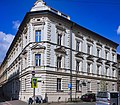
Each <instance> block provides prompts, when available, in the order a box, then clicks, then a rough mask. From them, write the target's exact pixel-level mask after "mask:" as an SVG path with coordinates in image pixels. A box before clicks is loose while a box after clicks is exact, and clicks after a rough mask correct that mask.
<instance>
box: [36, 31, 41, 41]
mask: <svg viewBox="0 0 120 105" xmlns="http://www.w3.org/2000/svg"><path fill="white" fill-rule="evenodd" d="M35 42H41V30H36V31H35Z"/></svg>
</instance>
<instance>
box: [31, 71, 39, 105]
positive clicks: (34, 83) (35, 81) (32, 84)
mask: <svg viewBox="0 0 120 105" xmlns="http://www.w3.org/2000/svg"><path fill="white" fill-rule="evenodd" d="M37 82H38V80H37V79H36V78H35V71H32V81H31V86H32V88H33V98H34V105H35V88H36V87H37V86H38V85H37V84H38V83H37Z"/></svg>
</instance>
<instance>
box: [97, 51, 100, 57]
mask: <svg viewBox="0 0 120 105" xmlns="http://www.w3.org/2000/svg"><path fill="white" fill-rule="evenodd" d="M97 57H100V49H97Z"/></svg>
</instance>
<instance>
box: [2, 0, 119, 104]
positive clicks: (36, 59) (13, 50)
mask: <svg viewBox="0 0 120 105" xmlns="http://www.w3.org/2000/svg"><path fill="white" fill-rule="evenodd" d="M71 43H72V44H71ZM117 46H118V44H117V43H115V42H112V41H111V40H109V39H106V38H104V37H102V36H100V35H98V34H96V33H94V32H92V31H90V30H88V29H86V28H84V27H81V26H79V25H78V24H76V23H74V22H72V21H71V20H70V17H69V16H67V15H65V14H63V13H61V12H59V11H57V10H55V9H52V8H50V7H48V6H46V4H45V3H44V2H43V1H42V0H38V1H37V2H36V3H35V5H34V6H33V7H32V9H31V10H30V12H28V13H27V14H26V16H25V18H24V19H23V21H22V23H21V25H20V27H19V30H18V32H17V34H16V36H15V38H14V40H13V42H12V44H11V46H10V48H9V50H8V52H7V54H6V57H5V59H4V61H3V63H2V64H1V66H0V85H1V86H2V87H3V94H4V95H5V96H7V97H9V98H17V99H20V100H23V101H27V100H28V98H29V97H31V96H32V95H33V88H31V78H32V71H35V77H37V78H38V80H39V81H40V82H38V88H36V89H35V94H36V95H41V96H42V97H43V99H44V98H45V97H47V98H48V101H49V102H50V101H58V99H60V100H59V101H67V100H68V98H69V97H70V95H69V93H70V89H69V88H68V84H69V83H70V82H71V81H70V80H71V78H70V77H72V97H73V98H78V97H80V96H81V95H82V94H85V93H87V92H93V93H96V92H97V91H100V90H107V91H117V73H118V70H117V65H116V64H117V53H116V48H117ZM71 64H72V65H71ZM71 67H72V68H71ZM59 97H60V98H59Z"/></svg>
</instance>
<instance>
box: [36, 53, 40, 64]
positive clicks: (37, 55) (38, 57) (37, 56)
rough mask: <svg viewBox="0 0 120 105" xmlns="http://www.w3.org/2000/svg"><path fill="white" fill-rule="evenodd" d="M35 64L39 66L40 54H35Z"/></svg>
mask: <svg viewBox="0 0 120 105" xmlns="http://www.w3.org/2000/svg"><path fill="white" fill-rule="evenodd" d="M36 58H37V59H36ZM36 61H37V62H36ZM35 66H41V54H35Z"/></svg>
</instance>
